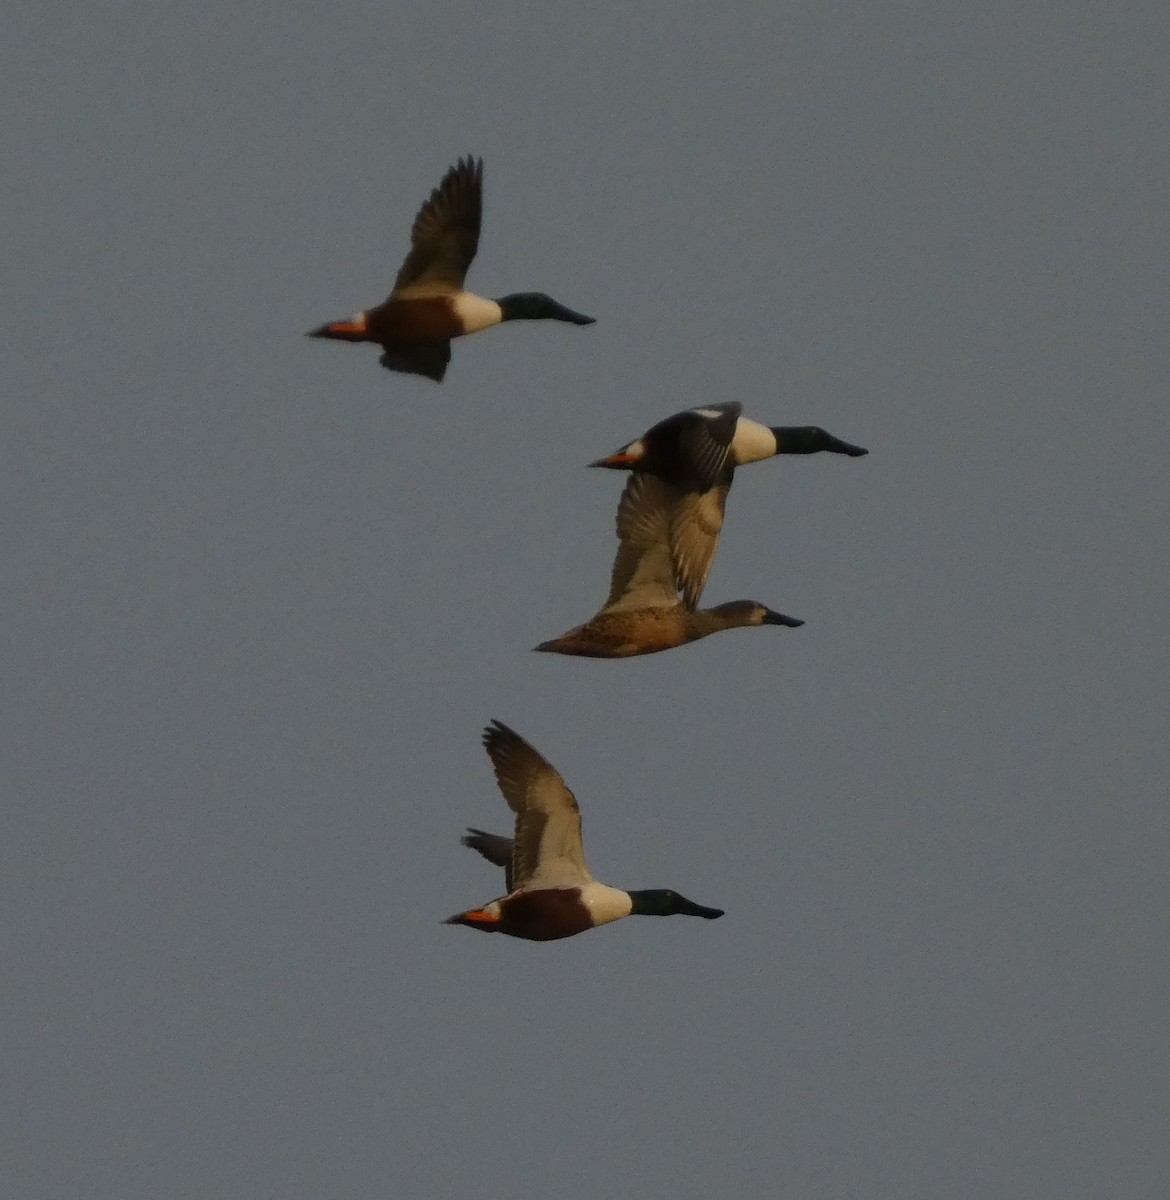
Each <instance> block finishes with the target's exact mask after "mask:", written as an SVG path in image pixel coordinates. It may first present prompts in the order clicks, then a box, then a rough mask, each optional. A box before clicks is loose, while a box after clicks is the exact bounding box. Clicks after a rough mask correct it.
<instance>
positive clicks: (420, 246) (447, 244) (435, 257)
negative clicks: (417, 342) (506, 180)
mask: <svg viewBox="0 0 1170 1200" xmlns="http://www.w3.org/2000/svg"><path fill="white" fill-rule="evenodd" d="M482 215H483V162H482V160H480V159H474V158H470V157H469V158H464V159H460V160H459V162H457V163H456V164H455V165H454V166H453V167H451V168H450V170H448V172H447V173H446V175H444V176H443V179H442V182H441V183H440V184H439V186H438V187H437V188H435V190H434V191H433V192H431V194H430V196H429V198H428V199H427V200H426V201H425V202H424V203H423V206H422V207H421V208H420V209H419V210H418V216H416V217H415V219H414V227H413V228H412V229H411V233H410V253H409V254H408V255H407V256H406V261H405V262H403V264H402V267H401V269H400V270H399V272H398V278H397V279H395V281H394V290H393V291H392V292H391V293H390V296H391V298H392V299H395V300H403V299H410V298H411V297H412V296H423V295H428V296H434V295H439V294H443V293H451V292H459V291H462V290H463V280H464V279H465V278H466V277H467V270H468V268H469V267H470V266H471V260H472V259H473V258H475V252H476V250H477V249H478V248H479V229H480V223H481V220H482Z"/></svg>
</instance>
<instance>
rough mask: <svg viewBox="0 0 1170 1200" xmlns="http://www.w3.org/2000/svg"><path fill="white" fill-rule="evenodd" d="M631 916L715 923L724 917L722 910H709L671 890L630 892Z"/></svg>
mask: <svg viewBox="0 0 1170 1200" xmlns="http://www.w3.org/2000/svg"><path fill="white" fill-rule="evenodd" d="M627 895H628V896H629V897H630V903H631V904H632V905H633V908H631V909H630V913H631V915H634V916H639V917H678V916H682V917H702V918H703V919H704V920H707V921H714V920H715V918H716V917H721V916H723V909H721V908H707V907H705V906H704V905H702V904H696V903H695V902H694V901H693V900H688V899H687V898H686V896H680V895H679V894H678V892H672V891H671V890H670V889H669V888H665V889H661V890H650V891H641V892H628V893H627Z"/></svg>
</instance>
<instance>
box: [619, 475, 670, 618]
mask: <svg viewBox="0 0 1170 1200" xmlns="http://www.w3.org/2000/svg"><path fill="white" fill-rule="evenodd" d="M677 498H678V491H677V489H675V488H674V487H672V486H671V484H669V483H667V482H666V481H665V480H663V479H659V478H658V477H657V476H656V475H648V474H646V473H645V472H644V471H634V472H632V473H631V475H630V477H629V479H628V480H626V487H625V491H623V492H622V498H621V500H620V501H619V502H618V511H617V535H618V540H619V544H618V552H617V556H616V557H615V558H614V560H613V575H612V578H611V580H610V588H609V598H608V599H607V600H606V602H605V609H606V610H621V609H635V608H672V607H674V605H676V604H677V603H678V588H677V587H676V586H675V582H674V567H673V563H672V560H671V551H670V525H671V514H672V512H673V510H674V505H675V503H676V501H677Z"/></svg>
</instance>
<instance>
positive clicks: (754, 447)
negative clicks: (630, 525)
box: [589, 403, 869, 608]
mask: <svg viewBox="0 0 1170 1200" xmlns="http://www.w3.org/2000/svg"><path fill="white" fill-rule="evenodd" d="M742 414H743V405H741V404H735V403H732V404H714V405H711V406H710V407H707V408H692V409H688V410H687V411H686V412H681V413H675V415H674V416H672V417H667V418H666V420H664V421H660V422H659V423H658V424H657V425H655V426H654V427H653V428H652V429H649V430H647V432H646V433H644V434H642V436H641V437H640V438H637V439H636V440H634V441H632V442H629V443H628V444H626V445H625V446H623V447H622V448H621V449H620V450H617V451H615V452H614V453H613V454H611V455H609V456H608V457H606V458H599V459H597V461H596V462H591V463H590V464H589V465H590V466H591V467H610V468H613V469H615V470H619V471H633V472H634V475H633V476H631V479H630V482H629V483H628V484H627V493H628V492H629V490H630V488H632V487H634V486H635V484H634V480H635V479H636V478H637V476H638V475H648V476H652V477H653V480H654V482H653V483H651V482H650V481H649V480H647V481H645V482H644V483H642V484H639V485H637V490H638V492H639V494H640V495H642V496H644V497H648V496H649V495H653V497H654V502H655V503H656V504H657V506H658V508H659V509H660V510H662V511H663V512H665V513H668V514H669V520H668V521H667V522H665V524H664V528H665V529H666V534H665V536H666V539H667V541H668V543H669V545H670V554H671V561H672V565H673V569H674V575H675V582H676V583H677V585H678V588H679V590H680V591H681V592H682V595H683V603H684V604H685V605H686V606H687V607H688V608H694V607H695V605H696V604H697V603H698V601H699V596H700V594H701V593H702V591H703V587H704V585H705V584H706V582H707V576H708V574H709V573H710V570H711V563H712V560H713V559H714V557H715V549H716V547H717V546H718V545H719V533H720V530H721V529H722V528H723V515H724V509H725V507H726V504H727V493H728V492H729V491H730V490H731V481H732V479H733V478H734V476H735V468H736V467H742V466H743V465H744V464H746V463H752V462H759V461H761V460H762V459H765V458H772V457H774V456H775V455H777V454H816V453H818V452H819V451H822V450H825V451H829V452H831V453H833V454H846V455H848V456H849V457H850V458H860V457H861V456H862V455H863V454H868V453H869V451H868V450H866V449H864V448H863V447H861V446H854V445H852V444H851V443H849V442H843V441H842V440H841V439H840V438H836V437H834V436H833V435H832V434H831V433H827V432H826V431H825V430H824V429H821V428H820V427H819V426H817V425H795V426H793V425H776V426H771V427H769V426H767V425H760V424H758V423H757V422H756V421H749V420H748V418H747V417H745V416H743V415H742ZM648 502H649V500H648V499H646V498H644V499H643V501H642V504H643V505H645V504H647V503H648ZM627 503H628V502H627V499H626V497H623V505H625V504H627ZM618 525H619V533H620V528H621V525H622V518H621V510H620V509H619V515H618ZM619 557H620V556H619ZM611 599H612V597H611Z"/></svg>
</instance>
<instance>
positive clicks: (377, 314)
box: [307, 156, 595, 383]
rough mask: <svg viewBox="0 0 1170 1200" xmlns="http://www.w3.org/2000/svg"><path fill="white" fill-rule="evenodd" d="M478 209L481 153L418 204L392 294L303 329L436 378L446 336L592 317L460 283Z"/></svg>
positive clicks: (525, 295) (537, 297) (446, 351)
mask: <svg viewBox="0 0 1170 1200" xmlns="http://www.w3.org/2000/svg"><path fill="white" fill-rule="evenodd" d="M482 212H483V160H482V159H478V158H471V157H470V156H469V157H467V158H461V159H460V160H459V161H458V162H457V163H456V164H455V165H454V166H453V167H451V168H450V169H449V170H448V171H447V174H446V175H444V176H443V180H442V182H441V183H440V184H439V186H438V187H437V188H435V190H434V191H433V192H431V195H430V198H429V199H428V200H427V201H426V202H425V203H424V204H423V206H422V208H420V209H419V210H418V216H416V217H415V219H414V228H413V229H412V230H411V234H410V253H409V254H408V255H407V256H406V261H405V262H404V263H403V264H402V267H401V269H400V270H399V272H398V278H397V279H396V280H395V281H394V289H393V291H391V293H390V295H389V296H388V297H387V298H386V299H385V300H384V301H383V302H382V303H381V304H379V305H378V306H377V307H376V308H370V309H367V310H366V311H364V312H359V313H356V314H355V315H354V316H352V317H350V318H349V320H347V321H329V322H327V323H326V324H324V325H321V326H319V327H318V328H317V329H311V330H310V331H309V333H308V335H307V336H308V337H319V338H333V339H335V340H337V341H342V342H376V343H377V344H378V345H380V346H381V347H382V351H383V353H382V357H381V358H380V359H379V360H378V361H379V362H380V363H381V364H382V366H384V367H386V368H388V369H389V370H391V371H402V372H404V373H405V374H408V375H425V376H426V377H427V378H428V379H433V380H434V381H435V382H436V383H438V382H440V381H441V380H442V378H443V375H444V374H445V373H446V370H447V363H448V362H450V360H451V339H452V338H455V337H462V336H463V335H464V334H467V333H477V332H478V331H479V330H481V329H488V328H490V327H491V326H492V325H499V324H500V323H501V322H503V321H539V320H554V321H568V322H569V323H570V324H573V325H592V324H593V322H594V320H595V318H593V317H586V316H582V314H581V313H578V312H574V311H573V310H572V309H571V308H566V307H565V306H564V305H563V304H558V303H557V302H556V301H555V300H553V299H551V298H550V297H548V296H546V295H544V294H543V293H542V292H518V293H515V294H513V295H510V296H502V297H501V298H500V299H498V300H486V299H484V298H483V297H482V296H477V295H475V294H474V293H473V292H468V291H464V289H463V281H464V279H465V278H466V277H467V270H468V268H469V267H470V266H471V260H472V259H473V258H475V251H476V249H477V248H478V246H479V227H480V219H481V216H482Z"/></svg>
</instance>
